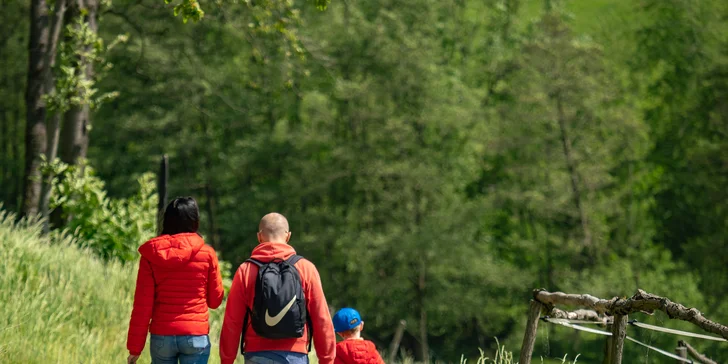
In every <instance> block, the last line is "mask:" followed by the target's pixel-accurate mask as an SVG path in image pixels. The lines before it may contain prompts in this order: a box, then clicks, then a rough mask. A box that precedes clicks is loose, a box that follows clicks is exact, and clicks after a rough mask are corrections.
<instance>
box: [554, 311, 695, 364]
mask: <svg viewBox="0 0 728 364" xmlns="http://www.w3.org/2000/svg"><path fill="white" fill-rule="evenodd" d="M542 320H543V321H545V322H548V323H552V324H557V325H562V326H566V327H569V328H572V329H574V330H579V331H586V332H590V333H593V334H598V335H604V336H612V333H611V332H608V331H603V330H597V329H592V328H589V327H584V326H580V325H575V324H572V323H570V322H569V320H565V319H550V318H547V317H544V318H542ZM625 338H626V339H627V340H629V341H632V342H634V343H636V344H638V345H641V346H644V347H646V348H648V349H650V350H653V351H655V352H658V353H660V354H662V355H664V356H667V357H670V358H672V359H675V360H678V361H681V362H684V363H693V361H692V360H690V359H685V358H681V357H679V356H677V355H675V354H673V353H670V352H667V351H665V350H662V349H659V348H656V347H654V346H651V345H647V344H645V343H643V342H641V341H638V340H635V339H633V338H631V337H629V336H626V337H625Z"/></svg>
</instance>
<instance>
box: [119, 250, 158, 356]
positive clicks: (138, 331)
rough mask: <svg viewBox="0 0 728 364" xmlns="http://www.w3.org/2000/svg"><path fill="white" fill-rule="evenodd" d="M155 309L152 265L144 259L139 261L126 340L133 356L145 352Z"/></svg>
mask: <svg viewBox="0 0 728 364" xmlns="http://www.w3.org/2000/svg"><path fill="white" fill-rule="evenodd" d="M153 309H154V276H153V275H152V265H151V263H149V261H148V260H147V259H146V258H144V257H142V258H141V260H140V261H139V273H138V274H137V281H136V290H135V292H134V308H133V309H132V311H131V320H129V334H128V336H127V339H126V348H127V349H129V353H130V354H132V355H140V354H141V353H142V350H144V344H145V343H146V341H147V333H148V332H149V321H150V320H151V319H152V310H153Z"/></svg>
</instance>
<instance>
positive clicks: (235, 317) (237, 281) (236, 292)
mask: <svg viewBox="0 0 728 364" xmlns="http://www.w3.org/2000/svg"><path fill="white" fill-rule="evenodd" d="M244 288H245V287H244V285H243V265H240V268H238V271H237V272H235V277H234V278H233V284H232V286H231V287H230V293H229V294H228V300H227V304H226V306H225V319H224V320H223V323H222V330H221V331H220V362H221V363H222V364H232V363H234V362H235V358H236V357H237V355H238V348H239V347H240V335H241V334H242V332H243V320H244V319H245V313H246V312H245V307H246V304H245V292H244V291H245V289H244Z"/></svg>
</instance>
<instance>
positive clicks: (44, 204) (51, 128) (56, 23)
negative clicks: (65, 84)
mask: <svg viewBox="0 0 728 364" xmlns="http://www.w3.org/2000/svg"><path fill="white" fill-rule="evenodd" d="M65 14H66V0H57V1H56V11H55V14H54V20H53V26H52V28H51V34H50V36H51V39H56V42H55V43H56V44H55V45H54V46H53V47H51V48H52V49H50V51H49V52H48V53H46V58H45V63H46V65H47V67H46V70H45V72H47V75H46V77H45V81H46V90H47V92H48V93H52V92H53V91H54V89H55V85H54V80H53V75H52V71H53V67H54V66H55V64H56V54H57V52H56V48H57V43H58V41H57V40H58V39H59V37H60V34H61V29H62V28H63V25H64V17H65ZM60 119H61V115H60V114H58V113H54V114H53V116H52V118H51V120H50V121H49V123H48V125H47V128H48V130H47V133H48V141H47V143H48V150H47V153H46V159H47V160H48V161H49V162H52V161H53V160H55V159H56V156H57V155H58V136H59V134H60V128H61V125H60ZM52 181H53V176H52V175H48V176H46V178H45V180H44V181H43V186H42V189H41V198H40V213H41V214H42V216H43V218H44V220H45V222H44V223H43V230H44V231H45V232H48V230H49V229H50V226H49V223H48V219H49V217H50V210H49V203H50V196H51V182H52Z"/></svg>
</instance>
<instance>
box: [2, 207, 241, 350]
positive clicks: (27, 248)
mask: <svg viewBox="0 0 728 364" xmlns="http://www.w3.org/2000/svg"><path fill="white" fill-rule="evenodd" d="M14 219H15V218H14V216H12V215H10V214H8V213H6V212H3V210H2V209H0V261H2V266H0V363H23V364H27V363H100V364H108V363H121V362H125V361H126V356H127V355H128V353H127V351H126V333H127V328H128V323H129V314H130V312H131V308H132V301H133V291H134V283H135V279H136V270H137V267H136V265H135V264H127V265H121V264H119V263H104V262H102V261H101V260H100V259H98V258H96V257H95V256H93V255H92V254H91V253H90V252H89V251H85V250H82V249H79V248H77V247H76V246H75V244H73V242H72V241H70V239H69V238H67V237H64V236H62V235H60V234H56V235H53V236H42V235H41V225H40V224H39V223H38V222H34V221H30V222H29V221H25V222H21V223H19V224H15V223H14ZM223 312H224V308H222V307H221V308H220V309H218V310H215V311H211V326H212V328H211V333H210V339H211V341H212V343H213V348H212V355H211V358H210V363H219V358H218V355H217V342H218V338H219V332H220V325H221V322H222V315H223ZM147 346H148V345H147ZM139 362H140V363H149V362H150V360H149V353H148V351H147V349H145V351H144V353H143V354H142V358H141V359H140V361H139ZM241 362H242V361H241Z"/></svg>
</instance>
